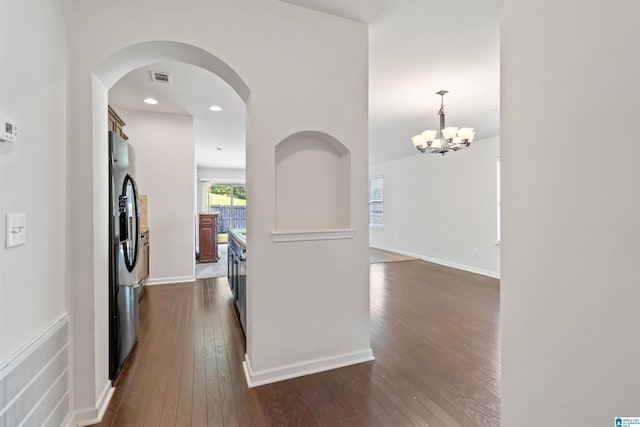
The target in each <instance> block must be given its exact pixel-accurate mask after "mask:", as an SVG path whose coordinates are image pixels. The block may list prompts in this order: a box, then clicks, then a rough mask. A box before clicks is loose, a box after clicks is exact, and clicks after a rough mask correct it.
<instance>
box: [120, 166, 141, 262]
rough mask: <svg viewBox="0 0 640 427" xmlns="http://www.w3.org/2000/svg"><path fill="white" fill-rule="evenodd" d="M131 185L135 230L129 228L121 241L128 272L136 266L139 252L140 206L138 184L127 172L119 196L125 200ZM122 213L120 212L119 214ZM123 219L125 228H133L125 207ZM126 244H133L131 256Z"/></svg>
mask: <svg viewBox="0 0 640 427" xmlns="http://www.w3.org/2000/svg"><path fill="white" fill-rule="evenodd" d="M129 186H131V189H132V195H131V199H132V204H133V217H134V218H133V220H134V223H135V230H130V231H129V232H128V234H129V235H128V239H126V240H125V241H123V243H122V246H123V251H124V262H125V266H126V267H127V270H128V271H129V272H132V271H133V269H134V268H135V267H136V264H137V263H138V255H139V253H140V207H139V203H140V202H139V200H138V186H137V185H136V182H135V180H134V179H133V177H132V176H131V175H129V174H127V176H126V177H125V179H124V183H123V184H122V196H120V197H121V198H122V197H124V198H125V200H126V199H127V196H126V195H127V188H128V187H129ZM121 215H122V214H121ZM125 220H126V221H127V225H126V227H127V229H129V228H133V227H132V224H129V221H128V212H127V211H126V209H125ZM120 240H121V241H122V237H120ZM127 244H130V245H133V253H132V254H131V255H132V256H131V257H130V256H129V250H128V248H127Z"/></svg>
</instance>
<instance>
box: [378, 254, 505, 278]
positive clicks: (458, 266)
mask: <svg viewBox="0 0 640 427" xmlns="http://www.w3.org/2000/svg"><path fill="white" fill-rule="evenodd" d="M371 247H372V248H374V249H380V250H383V251H387V252H395V253H397V254H400V255H406V256H410V257H414V258H418V259H421V260H423V261H427V262H432V263H434V264H440V265H444V266H445V267H451V268H455V269H458V270H464V271H468V272H470V273H476V274H481V275H483V276H488V277H493V278H494V279H500V273H499V272H496V271H491V270H485V269H482V268H477V267H471V266H468V265H464V264H458V263H456V262H452V261H445V260H441V259H438V258H431V257H428V256H424V255H420V254H414V253H412V252H406V251H399V250H398V249H394V248H386V247H382V246H371Z"/></svg>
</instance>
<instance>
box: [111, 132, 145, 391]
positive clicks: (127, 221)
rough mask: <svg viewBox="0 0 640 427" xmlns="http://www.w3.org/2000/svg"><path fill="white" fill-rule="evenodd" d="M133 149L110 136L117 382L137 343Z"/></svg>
mask: <svg viewBox="0 0 640 427" xmlns="http://www.w3.org/2000/svg"><path fill="white" fill-rule="evenodd" d="M134 171H135V155H134V151H133V148H132V147H131V145H130V144H129V143H128V142H127V141H125V140H124V139H122V138H121V137H120V136H119V135H117V134H115V133H113V132H109V195H110V197H109V216H110V221H109V377H110V378H111V379H115V378H116V377H117V376H118V373H119V372H120V370H121V369H122V365H123V364H124V362H125V361H126V360H127V357H128V356H129V353H131V350H132V349H133V346H134V345H135V343H136V340H137V335H138V325H139V320H138V290H139V287H140V285H139V283H138V281H137V280H136V274H135V268H136V264H137V262H138V254H139V252H140V208H139V207H140V203H139V200H138V188H137V186H136V182H135V180H134V178H133V176H134Z"/></svg>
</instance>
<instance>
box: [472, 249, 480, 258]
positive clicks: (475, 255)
mask: <svg viewBox="0 0 640 427" xmlns="http://www.w3.org/2000/svg"><path fill="white" fill-rule="evenodd" d="M478 256H480V251H478V248H474V249H473V257H474V258H478Z"/></svg>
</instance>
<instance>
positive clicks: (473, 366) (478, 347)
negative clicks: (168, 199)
mask: <svg viewBox="0 0 640 427" xmlns="http://www.w3.org/2000/svg"><path fill="white" fill-rule="evenodd" d="M370 272H371V280H370V282H371V332H372V335H371V337H372V348H373V351H374V355H375V357H376V360H375V361H374V362H372V363H364V364H360V365H354V366H349V367H346V368H341V369H336V370H332V371H329V372H324V373H320V374H315V375H309V376H305V377H301V378H296V379H293V380H289V381H284V382H280V383H276V384H271V385H266V386H262V387H257V388H253V389H247V388H246V384H245V379H244V373H243V371H242V365H241V362H242V360H243V359H244V352H245V351H244V344H243V337H242V333H241V332H240V327H239V324H238V321H237V318H236V315H235V312H234V311H233V306H232V300H231V298H232V296H231V292H230V291H229V288H228V285H227V281H226V278H217V279H206V280H198V281H197V282H196V283H195V285H189V284H180V285H166V286H150V287H148V288H147V293H146V295H145V297H144V298H143V300H142V301H141V306H140V318H141V326H140V333H139V342H138V345H137V347H136V348H135V350H134V352H133V353H132V354H131V356H130V358H129V360H128V361H127V363H126V364H125V367H124V368H123V372H122V373H121V374H120V377H119V378H118V382H117V384H116V392H115V394H114V396H113V399H112V401H111V404H110V406H109V408H108V409H107V412H106V414H105V416H104V419H103V422H102V423H101V424H98V425H100V426H118V427H120V426H147V425H148V426H174V425H176V426H207V425H208V426H249V425H256V426H286V425H302V426H314V425H318V426H334V425H345V426H393V425H397V426H411V425H415V426H424V425H429V426H432V427H472V426H498V425H500V422H499V416H500V363H499V285H498V281H497V280H495V279H491V278H488V277H484V276H479V275H475V274H472V273H467V272H463V271H460V270H454V269H450V268H447V267H442V266H439V265H436V264H431V263H427V262H424V261H406V262H391V263H382V264H372V265H371V266H370ZM291 339H292V340H295V337H291Z"/></svg>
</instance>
